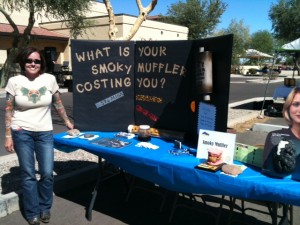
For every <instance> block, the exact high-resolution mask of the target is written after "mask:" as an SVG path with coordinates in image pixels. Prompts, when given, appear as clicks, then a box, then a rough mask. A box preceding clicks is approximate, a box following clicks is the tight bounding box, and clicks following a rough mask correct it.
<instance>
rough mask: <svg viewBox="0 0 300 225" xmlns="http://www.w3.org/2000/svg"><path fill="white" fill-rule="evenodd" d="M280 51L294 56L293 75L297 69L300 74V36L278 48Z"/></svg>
mask: <svg viewBox="0 0 300 225" xmlns="http://www.w3.org/2000/svg"><path fill="white" fill-rule="evenodd" d="M278 53H288V54H290V55H292V56H293V61H294V64H295V65H294V71H293V77H294V74H295V70H297V71H298V76H299V73H300V72H299V66H298V60H299V58H300V38H298V39H296V40H294V41H292V42H290V43H287V44H284V45H282V46H281V48H280V49H279V50H278Z"/></svg>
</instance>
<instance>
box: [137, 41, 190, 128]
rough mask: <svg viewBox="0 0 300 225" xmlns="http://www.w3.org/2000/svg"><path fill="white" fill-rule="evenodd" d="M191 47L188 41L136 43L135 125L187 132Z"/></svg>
mask: <svg viewBox="0 0 300 225" xmlns="http://www.w3.org/2000/svg"><path fill="white" fill-rule="evenodd" d="M191 48H192V42H191V41H159V42H158V41H138V42H136V46H135V121H136V124H148V125H150V126H151V127H156V128H164V129H168V130H177V131H187V130H189V113H190V89H189V88H190V84H191V77H192V73H191V72H192V71H191V70H190V68H192V67H191V55H190V52H191Z"/></svg>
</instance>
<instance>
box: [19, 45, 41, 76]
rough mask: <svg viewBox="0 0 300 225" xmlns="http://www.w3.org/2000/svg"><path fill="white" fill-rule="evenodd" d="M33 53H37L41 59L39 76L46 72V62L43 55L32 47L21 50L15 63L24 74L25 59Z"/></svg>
mask: <svg viewBox="0 0 300 225" xmlns="http://www.w3.org/2000/svg"><path fill="white" fill-rule="evenodd" d="M33 52H37V53H39V55H40V57H41V69H40V74H42V73H44V72H45V71H46V61H45V58H44V56H43V54H42V53H41V52H40V51H39V50H38V49H36V48H34V47H27V48H24V49H22V50H21V51H20V52H19V53H18V55H17V57H16V60H15V62H16V63H19V65H20V67H21V70H22V73H24V71H25V64H26V59H28V56H29V55H31V54H32V53H33Z"/></svg>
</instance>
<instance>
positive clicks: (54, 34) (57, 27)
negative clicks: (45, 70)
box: [0, 1, 188, 68]
mask: <svg viewBox="0 0 300 225" xmlns="http://www.w3.org/2000/svg"><path fill="white" fill-rule="evenodd" d="M90 8H91V10H90V11H89V12H88V13H87V17H86V20H87V21H88V22H89V24H91V25H89V26H87V27H86V28H85V30H84V32H83V34H82V36H80V37H77V39H86V40H109V37H108V29H109V24H108V14H107V11H106V8H105V5H104V3H99V2H94V1H91V7H90ZM11 17H12V18H13V20H14V21H15V23H16V24H17V25H18V28H19V30H20V32H22V31H23V30H24V29H25V26H26V25H27V21H28V12H27V11H21V12H15V11H14V12H11ZM149 18H151V17H149ZM115 19H116V26H117V28H118V33H117V36H118V37H123V36H125V35H127V34H128V33H129V31H130V29H131V28H132V26H133V24H134V23H135V20H136V17H135V16H132V15H126V14H118V15H115ZM32 34H33V41H32V43H31V45H32V46H35V47H37V48H39V49H40V50H44V51H45V53H46V54H47V55H48V57H49V56H51V57H52V58H53V59H54V58H55V59H54V60H55V61H56V67H55V68H59V66H60V65H62V64H63V62H70V60H71V53H70V52H71V50H70V47H69V42H70V38H72V37H70V29H69V28H67V27H66V26H65V23H64V22H63V21H55V20H52V19H51V21H50V20H48V19H47V18H46V17H36V23H35V27H34V28H33V30H32ZM0 38H1V42H0V65H1V64H3V63H4V62H5V59H6V56H7V50H8V49H9V48H10V46H12V40H13V39H12V28H11V26H10V25H9V24H8V22H7V20H6V18H5V17H4V16H3V15H2V14H1V13H0ZM187 39H188V28H187V27H183V26H177V25H172V24H166V23H162V22H158V21H155V20H151V19H148V20H146V21H144V22H143V24H142V26H141V27H140V28H139V30H138V32H137V33H136V34H135V36H134V37H133V38H132V40H153V41H156V40H187ZM49 51H50V53H49ZM47 52H48V53H47ZM46 57H47V56H46Z"/></svg>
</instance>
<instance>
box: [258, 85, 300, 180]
mask: <svg viewBox="0 0 300 225" xmlns="http://www.w3.org/2000/svg"><path fill="white" fill-rule="evenodd" d="M282 113H283V117H284V118H285V120H286V122H287V124H288V125H289V128H288V129H281V130H275V131H272V132H270V133H269V134H268V136H267V138H266V142H265V147H264V155H263V167H262V172H263V174H265V175H267V176H271V177H276V178H283V177H285V176H287V175H290V174H291V173H292V171H293V170H294V169H295V166H296V164H297V158H299V157H298V155H299V154H298V153H297V152H299V151H300V150H299V146H298V145H299V142H300V87H295V88H293V90H292V91H291V92H290V94H289V95H288V97H287V98H286V100H285V103H284V105H283V110H282ZM290 141H291V143H292V144H291V143H290Z"/></svg>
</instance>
